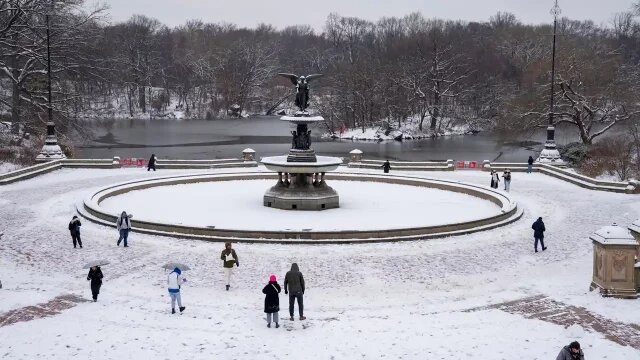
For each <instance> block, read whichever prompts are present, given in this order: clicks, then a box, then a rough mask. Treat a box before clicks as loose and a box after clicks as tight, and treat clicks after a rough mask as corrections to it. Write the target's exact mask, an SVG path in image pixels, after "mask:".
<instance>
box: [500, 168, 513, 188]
mask: <svg viewBox="0 0 640 360" xmlns="http://www.w3.org/2000/svg"><path fill="white" fill-rule="evenodd" d="M502 177H503V178H504V191H506V192H509V189H510V188H511V170H509V169H507V170H505V171H504V173H503V174H502Z"/></svg>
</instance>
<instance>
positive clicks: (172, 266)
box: [162, 262, 191, 271]
mask: <svg viewBox="0 0 640 360" xmlns="http://www.w3.org/2000/svg"><path fill="white" fill-rule="evenodd" d="M162 268H163V269H167V270H173V269H175V268H178V269H180V270H181V271H186V270H191V268H190V267H188V266H187V265H185V264H183V263H179V262H169V263H166V264H164V265H162Z"/></svg>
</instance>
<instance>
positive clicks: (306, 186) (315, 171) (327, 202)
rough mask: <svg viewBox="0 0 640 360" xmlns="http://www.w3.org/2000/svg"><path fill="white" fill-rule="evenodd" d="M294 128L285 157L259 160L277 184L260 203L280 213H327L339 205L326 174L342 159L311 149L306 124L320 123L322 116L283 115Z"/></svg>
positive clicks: (284, 119) (336, 195) (283, 119)
mask: <svg viewBox="0 0 640 360" xmlns="http://www.w3.org/2000/svg"><path fill="white" fill-rule="evenodd" d="M281 120H282V121H289V122H291V123H293V124H295V125H296V130H295V131H292V135H293V139H292V142H291V149H290V150H289V154H288V155H282V156H271V157H266V158H263V159H262V163H263V164H264V165H265V166H266V167H267V169H269V170H272V171H275V172H277V173H278V182H277V183H276V185H274V186H273V187H271V188H270V189H269V190H267V192H266V193H265V194H264V199H263V204H264V206H267V207H273V208H277V209H283V210H326V209H332V208H337V207H339V206H340V201H339V197H338V193H337V192H336V191H335V190H334V189H333V188H332V187H330V186H329V185H327V183H326V181H325V178H324V177H325V173H326V172H329V171H333V170H335V169H336V168H337V167H338V166H339V165H340V164H341V163H342V160H341V159H340V158H336V157H328V156H317V155H316V153H315V151H314V150H313V149H312V148H311V147H310V146H311V132H310V131H309V130H308V124H311V123H314V122H318V121H323V120H324V119H323V118H322V117H321V116H304V115H299V116H283V117H282V118H281Z"/></svg>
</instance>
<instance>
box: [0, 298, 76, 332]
mask: <svg viewBox="0 0 640 360" xmlns="http://www.w3.org/2000/svg"><path fill="white" fill-rule="evenodd" d="M81 302H88V300H86V299H84V298H82V297H80V296H77V295H61V296H56V297H55V298H53V299H51V300H50V301H48V302H46V303H43V304H38V305H32V306H25V307H23V308H20V309H15V310H11V311H9V312H6V313H4V314H0V327H3V326H8V325H12V324H15V323H17V322H22V321H31V320H36V319H42V318H44V317H48V316H54V315H58V314H60V313H61V312H63V311H64V310H67V309H70V308H72V307H74V306H76V305H77V304H78V303H81Z"/></svg>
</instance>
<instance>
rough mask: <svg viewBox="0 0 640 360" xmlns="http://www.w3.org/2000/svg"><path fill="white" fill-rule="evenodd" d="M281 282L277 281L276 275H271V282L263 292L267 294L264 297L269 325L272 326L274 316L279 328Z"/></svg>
mask: <svg viewBox="0 0 640 360" xmlns="http://www.w3.org/2000/svg"><path fill="white" fill-rule="evenodd" d="M281 290H282V289H280V284H278V281H276V276H275V275H271V276H269V283H268V284H267V285H266V286H265V287H264V289H262V293H263V294H265V297H264V312H265V313H267V327H271V319H272V317H273V322H275V323H276V328H279V327H280V325H278V311H280V295H278V294H280V291H281Z"/></svg>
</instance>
